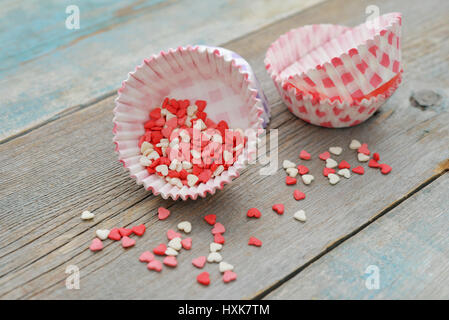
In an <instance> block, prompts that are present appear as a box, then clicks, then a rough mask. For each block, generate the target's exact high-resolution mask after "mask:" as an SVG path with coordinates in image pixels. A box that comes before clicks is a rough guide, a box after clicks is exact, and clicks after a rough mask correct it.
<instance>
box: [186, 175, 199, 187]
mask: <svg viewBox="0 0 449 320" xmlns="http://www.w3.org/2000/svg"><path fill="white" fill-rule="evenodd" d="M198 179H199V178H198V177H197V176H196V175H194V174H188V175H187V185H188V186H189V187H193V186H194V185H195V184H196V182H197V181H198Z"/></svg>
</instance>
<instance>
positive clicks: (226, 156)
mask: <svg viewBox="0 0 449 320" xmlns="http://www.w3.org/2000/svg"><path fill="white" fill-rule="evenodd" d="M233 157H234V156H233V155H232V153H231V152H229V151H228V150H225V151H223V160H224V162H225V163H229V162H230V161H232V158H233Z"/></svg>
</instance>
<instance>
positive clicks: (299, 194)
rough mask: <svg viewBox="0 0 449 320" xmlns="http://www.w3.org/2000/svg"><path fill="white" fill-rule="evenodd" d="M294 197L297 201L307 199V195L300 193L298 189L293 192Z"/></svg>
mask: <svg viewBox="0 0 449 320" xmlns="http://www.w3.org/2000/svg"><path fill="white" fill-rule="evenodd" d="M293 197H294V198H295V200H298V201H299V200H302V199H305V197H306V194H305V193H304V192H301V191H299V190H298V189H296V190H295V191H293Z"/></svg>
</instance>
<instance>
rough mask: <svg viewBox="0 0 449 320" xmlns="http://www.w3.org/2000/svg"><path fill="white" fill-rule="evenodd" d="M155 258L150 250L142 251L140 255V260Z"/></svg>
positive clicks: (146, 260)
mask: <svg viewBox="0 0 449 320" xmlns="http://www.w3.org/2000/svg"><path fill="white" fill-rule="evenodd" d="M153 260H154V254H152V253H151V252H150V251H145V252H142V254H141V255H140V257H139V261H140V262H151V261H153Z"/></svg>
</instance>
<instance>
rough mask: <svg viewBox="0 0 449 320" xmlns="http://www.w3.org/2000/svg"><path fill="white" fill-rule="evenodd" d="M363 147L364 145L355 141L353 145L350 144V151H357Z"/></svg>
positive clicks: (352, 142)
mask: <svg viewBox="0 0 449 320" xmlns="http://www.w3.org/2000/svg"><path fill="white" fill-rule="evenodd" d="M361 146H362V144H361V143H360V141H358V140H355V139H353V140H352V141H351V143H350V144H349V149H351V150H357V149H358V148H360V147H361Z"/></svg>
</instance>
